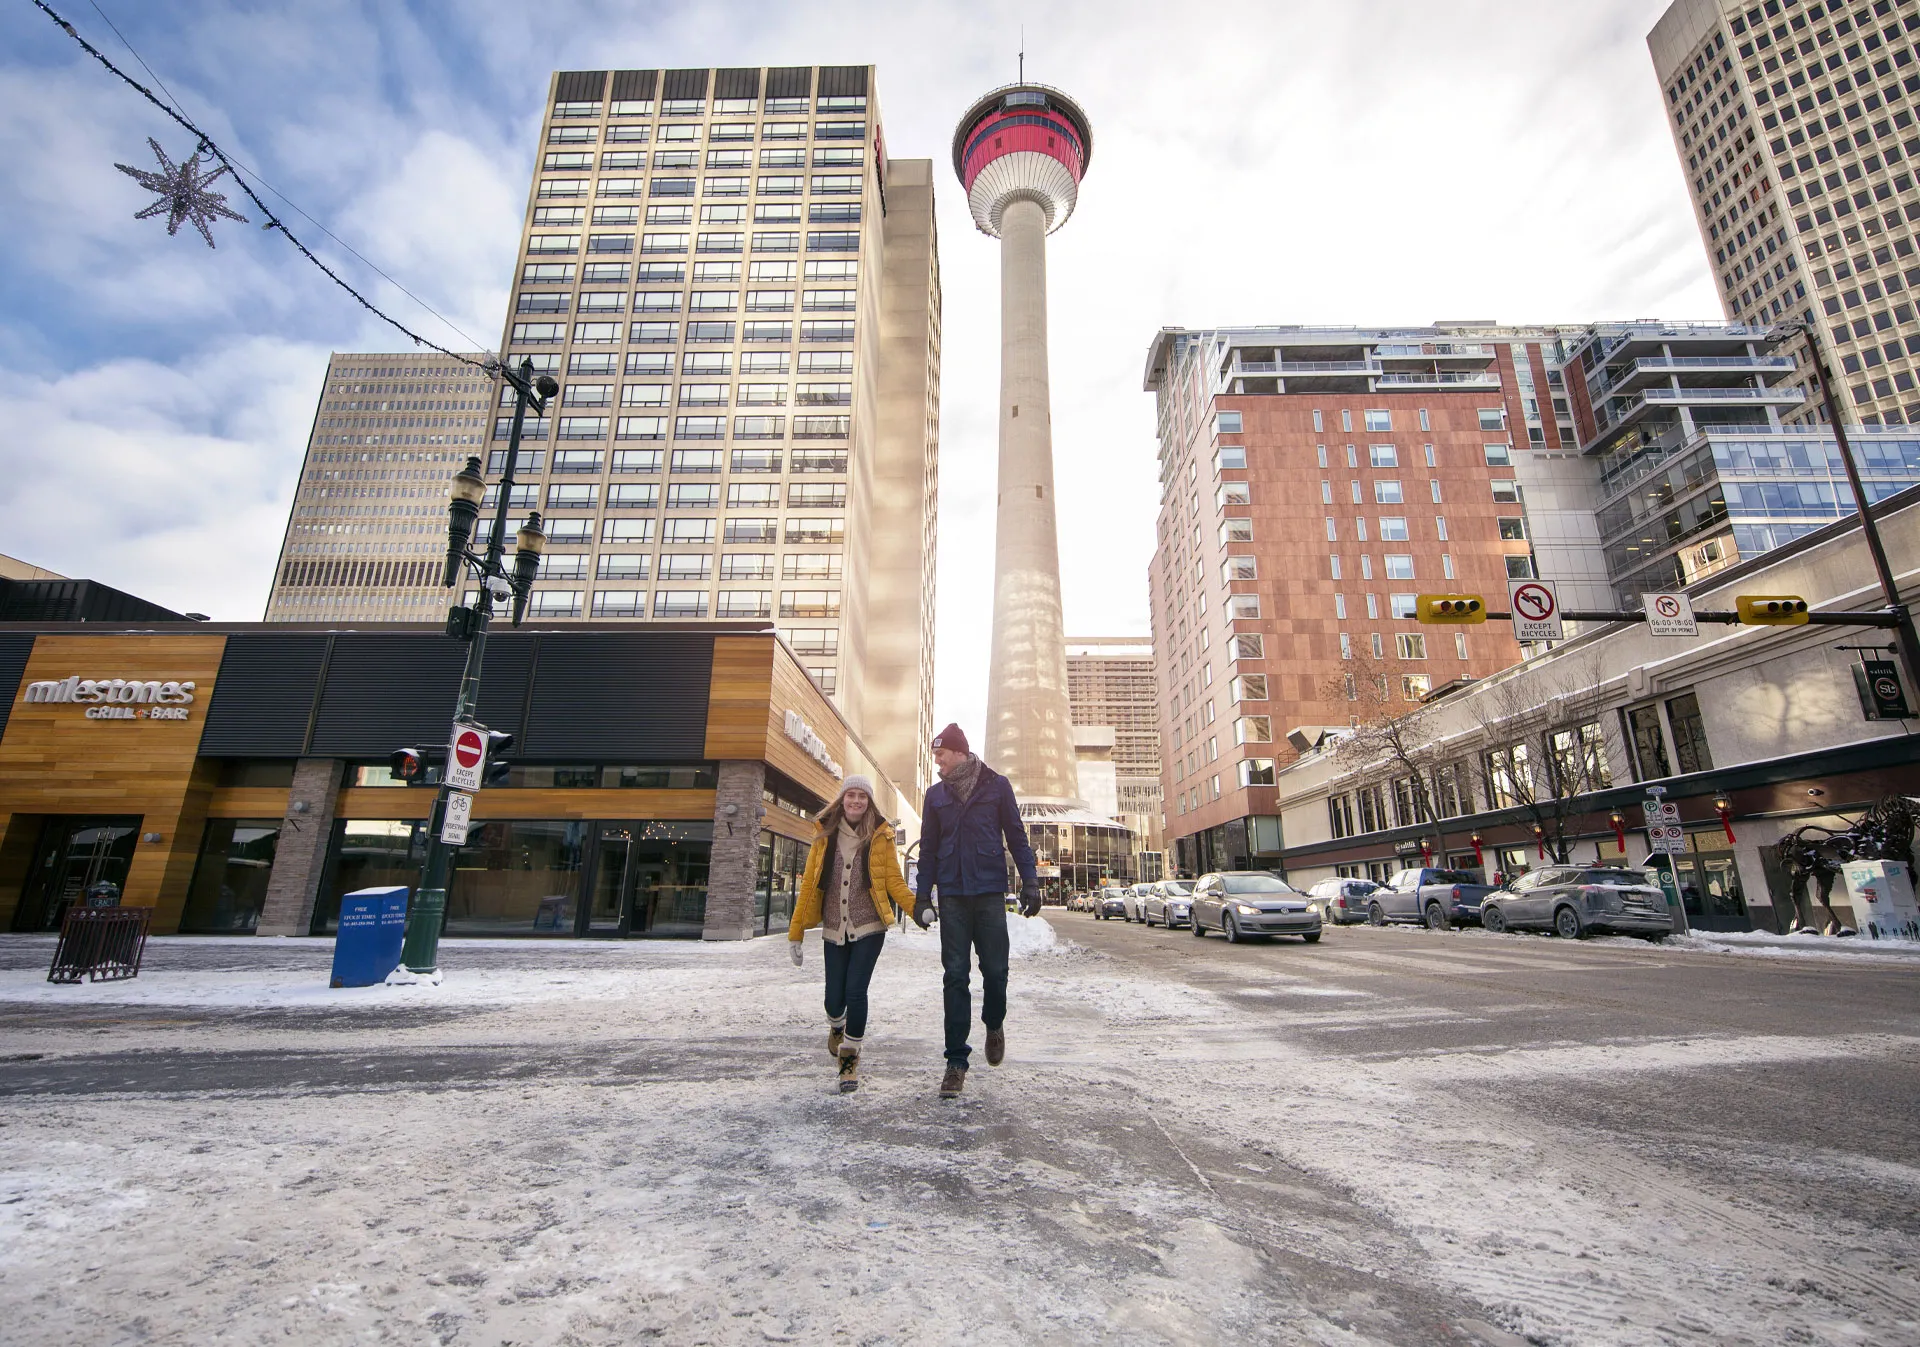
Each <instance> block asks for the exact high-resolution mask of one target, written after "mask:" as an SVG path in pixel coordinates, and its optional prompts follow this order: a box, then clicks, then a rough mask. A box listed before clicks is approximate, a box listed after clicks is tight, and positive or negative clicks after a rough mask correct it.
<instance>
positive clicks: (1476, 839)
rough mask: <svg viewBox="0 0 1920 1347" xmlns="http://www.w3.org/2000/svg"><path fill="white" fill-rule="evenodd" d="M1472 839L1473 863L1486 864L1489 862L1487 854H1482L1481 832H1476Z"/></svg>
mask: <svg viewBox="0 0 1920 1347" xmlns="http://www.w3.org/2000/svg"><path fill="white" fill-rule="evenodd" d="M1472 841H1473V863H1474V864H1475V865H1485V864H1486V863H1487V858H1486V856H1484V855H1483V854H1481V851H1480V834H1479V833H1475V834H1474V835H1473V838H1472Z"/></svg>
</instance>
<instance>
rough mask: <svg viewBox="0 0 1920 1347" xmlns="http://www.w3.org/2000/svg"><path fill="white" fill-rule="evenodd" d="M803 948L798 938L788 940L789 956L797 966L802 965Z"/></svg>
mask: <svg viewBox="0 0 1920 1347" xmlns="http://www.w3.org/2000/svg"><path fill="white" fill-rule="evenodd" d="M801 949H802V946H801V944H800V942H799V941H798V940H789V941H788V942H787V957H788V958H790V959H792V960H793V966H794V967H795V968H798V967H799V966H800V950H801Z"/></svg>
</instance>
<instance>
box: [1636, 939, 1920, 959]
mask: <svg viewBox="0 0 1920 1347" xmlns="http://www.w3.org/2000/svg"><path fill="white" fill-rule="evenodd" d="M1665 943H1666V946H1667V947H1668V948H1671V949H1690V950H1699V951H1700V952H1701V953H1703V954H1747V955H1758V956H1760V957H1762V958H1769V959H1796V958H1807V959H1834V958H1840V959H1872V960H1874V961H1876V962H1878V961H1882V960H1888V959H1891V960H1894V961H1896V962H1901V963H1920V941H1917V940H1874V939H1871V938H1869V937H1867V936H1864V935H1855V936H1847V937H1845V938H1839V937H1834V936H1824V935H1776V934H1774V933H1773V932H1772V931H1689V932H1688V933H1687V934H1685V935H1674V936H1668V937H1667V940H1666V942H1665Z"/></svg>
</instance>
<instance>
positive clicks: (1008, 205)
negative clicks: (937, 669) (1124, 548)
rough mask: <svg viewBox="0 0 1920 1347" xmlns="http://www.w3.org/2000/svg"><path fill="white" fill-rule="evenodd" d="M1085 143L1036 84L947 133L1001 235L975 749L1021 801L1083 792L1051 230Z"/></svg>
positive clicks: (1065, 798) (986, 101)
mask: <svg viewBox="0 0 1920 1347" xmlns="http://www.w3.org/2000/svg"><path fill="white" fill-rule="evenodd" d="M1092 157H1093V128H1092V126H1091V125H1090V124H1089V123H1088V121H1087V115H1086V113H1084V112H1082V111H1081V110H1080V105H1079V104H1078V103H1076V102H1074V101H1073V100H1072V99H1071V98H1069V97H1067V96H1066V95H1065V94H1063V93H1061V92H1060V91H1059V90H1058V89H1052V88H1048V87H1047V86H1046V85H1044V84H1026V83H1021V84H1010V85H1007V86H1005V87H1003V88H999V89H995V90H994V91H993V92H992V93H990V94H988V95H986V96H985V97H984V98H982V99H980V101H979V102H977V103H975V104H974V105H973V106H972V107H971V108H969V109H968V110H967V114H966V116H964V117H962V118H961V119H960V125H959V127H958V128H957V129H956V130H955V131H954V133H953V170H954V172H955V173H957V174H958V175H959V177H960V182H961V185H962V186H964V187H965V188H966V192H967V206H968V208H969V209H970V210H971V211H972V212H973V221H974V223H975V224H976V225H978V226H979V227H980V231H981V232H982V233H984V234H989V235H991V236H992V237H994V238H997V239H999V240H1000V468H999V471H1000V479H999V506H998V511H997V516H996V521H995V522H996V528H995V535H994V574H993V656H992V658H993V664H992V668H991V669H990V671H989V674H988V679H989V683H988V691H987V725H986V740H985V743H984V745H983V747H984V749H985V753H984V754H983V756H984V757H985V758H986V760H987V762H988V763H989V764H990V765H991V766H992V767H993V768H994V770H996V771H998V772H1001V773H1003V774H1004V775H1005V776H1006V777H1007V778H1008V779H1009V780H1010V781H1011V782H1012V783H1013V787H1014V790H1015V791H1016V792H1017V793H1018V794H1019V795H1020V797H1021V799H1022V801H1023V802H1026V801H1033V802H1035V803H1055V804H1058V805H1068V806H1071V805H1078V804H1079V801H1078V799H1077V797H1078V796H1079V793H1080V792H1079V783H1078V780H1077V777H1076V772H1075V765H1074V745H1073V732H1072V726H1071V720H1070V716H1069V713H1068V709H1067V657H1066V643H1065V633H1064V627H1063V625H1062V619H1061V612H1060V544H1059V539H1058V536H1057V534H1056V531H1055V527H1054V504H1053V418H1052V412H1051V404H1050V395H1049V391H1048V387H1047V235H1048V234H1050V233H1052V232H1053V231H1054V230H1056V229H1058V228H1059V227H1060V226H1061V225H1063V224H1065V223H1066V222H1067V219H1068V217H1070V216H1071V215H1072V214H1073V208H1074V205H1075V203H1076V202H1077V201H1078V200H1079V195H1080V178H1081V175H1082V174H1084V173H1085V172H1086V168H1087V164H1088V163H1089V161H1090V160H1091V159H1092Z"/></svg>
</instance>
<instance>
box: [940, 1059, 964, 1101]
mask: <svg viewBox="0 0 1920 1347" xmlns="http://www.w3.org/2000/svg"><path fill="white" fill-rule="evenodd" d="M966 1088H967V1068H965V1067H964V1066H954V1065H952V1064H949V1065H948V1067H947V1074H946V1075H944V1076H942V1077H941V1078H940V1097H941V1098H942V1099H958V1098H959V1097H960V1092H961V1091H962V1090H964V1089H966Z"/></svg>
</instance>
